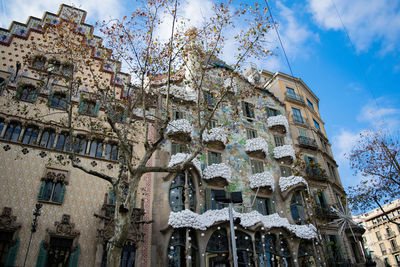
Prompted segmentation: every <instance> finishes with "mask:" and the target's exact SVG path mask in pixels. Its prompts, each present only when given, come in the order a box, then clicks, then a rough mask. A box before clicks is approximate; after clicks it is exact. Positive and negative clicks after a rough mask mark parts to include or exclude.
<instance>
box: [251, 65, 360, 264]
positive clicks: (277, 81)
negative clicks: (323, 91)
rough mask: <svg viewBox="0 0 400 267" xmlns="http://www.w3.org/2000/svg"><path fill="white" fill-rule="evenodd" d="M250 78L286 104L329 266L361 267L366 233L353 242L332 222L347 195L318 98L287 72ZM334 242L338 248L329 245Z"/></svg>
mask: <svg viewBox="0 0 400 267" xmlns="http://www.w3.org/2000/svg"><path fill="white" fill-rule="evenodd" d="M248 75H249V76H250V77H251V76H252V75H253V77H252V79H253V80H254V77H255V78H256V80H255V81H258V84H262V85H263V86H264V88H265V89H266V90H268V91H270V92H271V93H273V94H274V95H275V96H276V97H277V98H278V99H279V100H280V101H282V102H283V103H284V104H285V109H286V115H287V117H288V121H289V128H290V133H291V135H292V139H293V144H294V149H295V151H296V152H297V154H298V155H299V157H300V158H301V160H302V161H303V163H304V165H303V172H304V177H305V178H306V180H307V182H308V183H309V187H310V191H311V195H312V197H313V199H314V203H315V204H314V212H313V213H314V214H315V216H313V219H314V220H313V223H314V224H315V225H316V226H317V228H318V231H319V233H320V234H321V235H322V236H323V237H324V240H325V242H324V244H325V253H326V254H327V258H328V260H327V263H328V264H329V265H332V266H340V265H345V264H355V265H357V264H359V265H362V264H363V263H364V257H363V252H362V248H361V244H360V243H361V242H360V240H361V234H362V231H363V230H362V229H360V228H357V229H356V231H353V232H354V233H355V235H356V240H354V238H353V234H352V233H351V231H349V229H347V230H346V234H345V235H338V227H339V225H337V224H335V223H332V221H334V220H335V219H337V218H338V217H337V215H336V214H335V213H334V212H333V211H332V210H331V208H330V207H332V206H333V207H335V208H337V209H345V208H346V203H345V197H346V193H345V191H344V189H343V186H342V182H341V180H340V176H339V173H338V171H337V167H338V165H337V163H336V161H335V159H334V157H333V154H332V150H331V143H330V141H329V139H328V137H327V134H326V131H325V125H324V124H325V123H324V121H323V119H322V117H321V114H320V111H319V110H320V107H319V98H318V96H317V95H316V93H315V92H313V91H312V90H311V89H310V88H309V87H308V86H307V85H306V84H305V83H304V81H302V80H301V79H300V78H296V77H293V76H290V75H287V74H285V73H281V72H276V73H272V72H269V71H266V70H263V71H261V72H255V71H254V69H253V70H251V69H250V71H249V72H248ZM254 75H255V76H254ZM332 243H333V244H334V245H335V247H336V248H335V249H331V247H330V246H329V245H326V244H332Z"/></svg>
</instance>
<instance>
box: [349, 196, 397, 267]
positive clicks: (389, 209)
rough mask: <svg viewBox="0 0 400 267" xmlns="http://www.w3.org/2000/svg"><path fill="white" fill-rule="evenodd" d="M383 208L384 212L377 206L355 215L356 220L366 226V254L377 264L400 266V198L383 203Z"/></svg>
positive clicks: (364, 240)
mask: <svg viewBox="0 0 400 267" xmlns="http://www.w3.org/2000/svg"><path fill="white" fill-rule="evenodd" d="M382 209H383V210H384V212H382V210H381V209H380V208H376V209H373V210H371V211H368V212H366V213H363V214H361V215H358V216H354V221H356V222H357V223H360V224H361V225H362V226H363V227H364V228H365V233H364V234H363V237H362V238H363V242H364V247H365V249H366V254H367V257H369V258H370V259H372V260H373V261H375V262H376V263H377V265H376V266H379V267H380V266H382V267H387V266H400V227H399V225H398V224H400V199H396V200H393V201H391V202H389V203H387V204H385V205H383V206H382ZM390 220H391V221H392V222H391V221H390ZM396 223H398V224H396Z"/></svg>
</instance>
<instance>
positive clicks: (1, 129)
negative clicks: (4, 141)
mask: <svg viewBox="0 0 400 267" xmlns="http://www.w3.org/2000/svg"><path fill="white" fill-rule="evenodd" d="M4 125H5V123H4V119H3V118H0V134H1V133H2V132H3V128H4Z"/></svg>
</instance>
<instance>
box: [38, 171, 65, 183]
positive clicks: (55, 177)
mask: <svg viewBox="0 0 400 267" xmlns="http://www.w3.org/2000/svg"><path fill="white" fill-rule="evenodd" d="M67 174H68V173H67V172H66V171H62V170H55V169H47V170H46V174H45V175H44V177H42V181H48V180H51V181H53V182H54V183H57V182H61V183H63V184H68V175H67Z"/></svg>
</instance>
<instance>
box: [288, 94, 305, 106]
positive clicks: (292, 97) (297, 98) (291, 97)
mask: <svg viewBox="0 0 400 267" xmlns="http://www.w3.org/2000/svg"><path fill="white" fill-rule="evenodd" d="M286 99H287V100H288V101H292V102H295V103H298V104H302V105H304V104H305V101H304V98H303V97H302V96H301V95H298V94H295V93H289V94H288V93H286Z"/></svg>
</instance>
